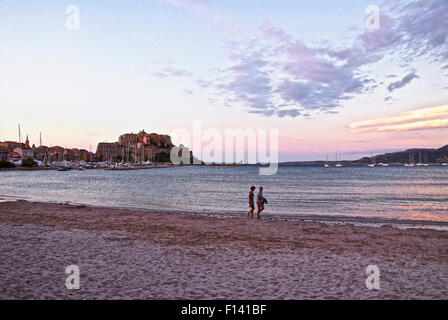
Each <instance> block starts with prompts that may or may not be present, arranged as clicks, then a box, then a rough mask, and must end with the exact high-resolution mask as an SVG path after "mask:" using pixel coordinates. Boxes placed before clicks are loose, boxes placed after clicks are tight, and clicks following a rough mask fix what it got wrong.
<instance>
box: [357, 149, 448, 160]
mask: <svg viewBox="0 0 448 320" xmlns="http://www.w3.org/2000/svg"><path fill="white" fill-rule="evenodd" d="M410 159H414V162H416V163H417V162H422V163H442V162H448V145H446V146H444V147H442V148H439V149H425V148H414V149H408V150H405V151H399V152H392V153H385V154H380V155H376V156H374V157H365V158H362V159H359V160H357V161H355V162H357V163H371V162H373V161H375V162H376V163H380V162H382V163H408V162H409V161H410Z"/></svg>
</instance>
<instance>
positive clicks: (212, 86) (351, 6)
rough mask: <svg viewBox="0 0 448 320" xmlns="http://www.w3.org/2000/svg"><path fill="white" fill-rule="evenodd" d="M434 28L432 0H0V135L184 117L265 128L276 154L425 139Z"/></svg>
mask: <svg viewBox="0 0 448 320" xmlns="http://www.w3.org/2000/svg"><path fill="white" fill-rule="evenodd" d="M372 6H374V7H372ZM446 30H448V1H440V0H414V1H404V0H399V1H383V0H382V1H374V0H368V1H364V0H356V1H353V0H350V1H349V0H322V1H318V2H317V1H312V0H300V1H299V0H295V1H294V0H282V1H273V0H271V1H268V0H241V1H218V0H115V1H112V0H111V1H107V2H106V1H99V0H71V1H61V0H58V1H56V0H54V1H51V0H41V1H31V0H28V1H23V0H0V141H4V140H18V124H20V125H21V128H22V135H23V136H26V135H27V134H28V135H29V138H30V141H31V143H34V144H36V145H38V144H39V133H40V132H41V133H42V139H43V143H44V144H45V145H49V146H50V145H61V146H66V147H72V148H73V147H78V148H85V149H90V148H91V149H92V151H95V148H96V145H97V143H98V142H102V141H107V142H113V141H117V140H118V136H119V135H120V134H122V133H126V132H138V131H139V130H141V129H145V130H146V131H147V132H157V133H167V134H170V133H171V132H174V131H175V130H179V129H184V130H189V131H191V130H193V129H192V128H193V124H194V123H198V122H199V123H200V124H201V126H202V128H203V130H207V129H213V130H217V131H218V132H222V133H223V132H224V130H225V129H254V130H263V129H267V130H270V129H274V130H278V132H279V138H278V139H279V141H278V145H279V158H280V161H293V160H319V159H325V157H326V155H327V154H329V157H330V159H332V158H334V154H335V151H339V153H340V154H341V155H342V158H344V159H357V158H360V157H362V156H366V155H370V153H371V152H373V153H382V152H387V151H395V150H402V149H406V148H412V147H428V148H434V147H441V146H443V145H446V144H448V138H447V137H448V135H447V128H448V38H447V31H446ZM257 132H258V131H257ZM173 139H174V143H176V144H180V143H183V144H185V145H189V146H192V145H193V142H192V141H186V140H185V139H182V138H174V137H173ZM202 143H203V145H204V144H206V142H204V141H203V142H202ZM193 151H194V150H193ZM202 158H207V156H206V155H202ZM204 160H207V159H204Z"/></svg>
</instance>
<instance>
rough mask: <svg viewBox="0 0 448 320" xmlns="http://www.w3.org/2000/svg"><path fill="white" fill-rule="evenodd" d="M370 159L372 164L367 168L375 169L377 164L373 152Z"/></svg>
mask: <svg viewBox="0 0 448 320" xmlns="http://www.w3.org/2000/svg"><path fill="white" fill-rule="evenodd" d="M370 159H372V163H369V164H368V165H367V166H368V167H371V168H373V167H375V166H376V164H375V157H373V155H372V152H370Z"/></svg>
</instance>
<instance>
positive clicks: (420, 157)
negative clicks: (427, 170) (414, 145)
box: [417, 151, 423, 167]
mask: <svg viewBox="0 0 448 320" xmlns="http://www.w3.org/2000/svg"><path fill="white" fill-rule="evenodd" d="M422 166H423V162H422V152H421V151H420V152H419V154H418V163H417V167H422Z"/></svg>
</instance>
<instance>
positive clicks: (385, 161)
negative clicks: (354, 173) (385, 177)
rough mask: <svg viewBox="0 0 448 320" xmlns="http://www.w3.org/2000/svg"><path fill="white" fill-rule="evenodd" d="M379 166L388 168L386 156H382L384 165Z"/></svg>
mask: <svg viewBox="0 0 448 320" xmlns="http://www.w3.org/2000/svg"><path fill="white" fill-rule="evenodd" d="M380 166H382V167H388V166H389V164H388V163H387V156H386V155H384V163H380Z"/></svg>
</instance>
